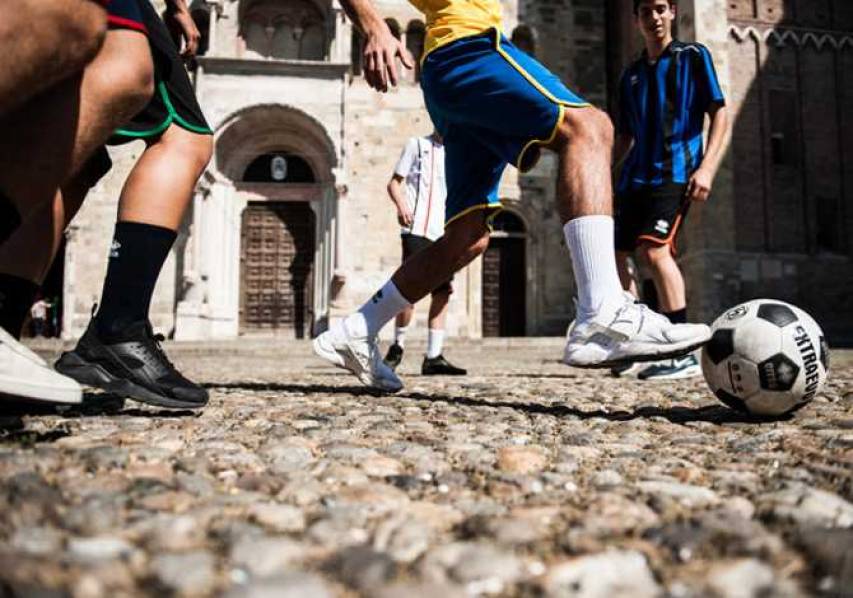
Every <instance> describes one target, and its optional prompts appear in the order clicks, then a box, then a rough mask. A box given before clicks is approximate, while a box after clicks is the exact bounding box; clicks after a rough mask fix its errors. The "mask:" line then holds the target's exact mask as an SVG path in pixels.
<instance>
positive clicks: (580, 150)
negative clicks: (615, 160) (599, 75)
mask: <svg viewBox="0 0 853 598" xmlns="http://www.w3.org/2000/svg"><path fill="white" fill-rule="evenodd" d="M612 146H613V126H612V125H611V124H610V119H609V118H608V117H607V115H606V114H604V113H603V112H602V111H601V110H598V109H597V108H572V109H568V110H567V111H566V113H565V116H564V118H563V122H562V124H561V125H560V127H559V129H558V131H557V137H556V139H555V140H554V142H553V143H552V144H551V145H550V146H549V147H550V148H551V149H553V150H554V151H556V152H557V154H558V155H559V159H560V172H559V176H558V179H557V212H558V214H559V215H560V220H561V221H562V223H563V224H565V223H566V222H568V221H569V220H572V219H574V218H579V217H581V216H596V215H603V216H610V215H612V213H613V197H612V196H613V190H612V188H611V182H610V176H611V175H610V168H611V164H610V152H611V147H612Z"/></svg>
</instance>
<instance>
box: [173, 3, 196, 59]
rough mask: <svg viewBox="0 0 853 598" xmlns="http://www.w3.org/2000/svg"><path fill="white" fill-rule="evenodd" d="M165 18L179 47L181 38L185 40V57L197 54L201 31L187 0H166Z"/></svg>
mask: <svg viewBox="0 0 853 598" xmlns="http://www.w3.org/2000/svg"><path fill="white" fill-rule="evenodd" d="M164 19H165V21H166V26H167V27H168V28H169V31H170V32H171V34H172V39H174V40H175V45H177V46H178V48H179V49H180V45H181V40H182V39H183V40H184V51H183V52H182V53H181V55H182V56H183V57H184V58H190V57H192V56H195V53H196V52H197V51H198V43H199V41H200V40H201V32H200V31H199V30H198V27H196V24H195V21H194V20H193V17H192V15H191V14H190V9H189V8H188V7H187V3H186V0H166V14H165V15H164Z"/></svg>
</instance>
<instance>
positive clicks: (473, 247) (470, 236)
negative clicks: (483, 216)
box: [444, 221, 489, 264]
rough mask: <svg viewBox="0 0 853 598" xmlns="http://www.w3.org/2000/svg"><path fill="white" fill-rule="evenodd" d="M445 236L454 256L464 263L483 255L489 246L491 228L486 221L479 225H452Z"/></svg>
mask: <svg viewBox="0 0 853 598" xmlns="http://www.w3.org/2000/svg"><path fill="white" fill-rule="evenodd" d="M469 222H470V221H469ZM444 236H445V238H446V241H447V242H448V243H449V245H450V248H451V252H452V254H453V257H455V258H458V259H457V261H459V262H461V263H463V264H467V263H468V262H470V261H471V260H473V259H475V258H477V257H479V256H481V255H482V254H483V253H485V251H486V249H488V247H489V228H488V226H486V223H485V221H483V222H482V223H477V225H473V224H470V225H468V226H457V227H451V228H449V229H448V230H447V231H446V232H445V235H444Z"/></svg>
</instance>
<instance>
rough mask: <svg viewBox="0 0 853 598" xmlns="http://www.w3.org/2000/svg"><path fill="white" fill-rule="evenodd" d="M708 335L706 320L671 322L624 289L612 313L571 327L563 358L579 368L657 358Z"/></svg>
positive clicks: (677, 352)
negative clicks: (620, 299) (699, 322)
mask: <svg viewBox="0 0 853 598" xmlns="http://www.w3.org/2000/svg"><path fill="white" fill-rule="evenodd" d="M710 338H711V329H710V328H709V327H708V326H706V325H705V324H673V323H672V322H670V321H669V319H668V318H667V317H666V316H662V315H661V314H659V313H656V312H654V311H652V310H651V309H649V308H648V307H646V306H645V305H643V304H642V303H637V301H636V299H635V298H634V296H633V295H631V294H630V293H625V294H624V295H623V303H622V305H621V306H619V308H618V309H617V310H616V312H615V314H614V315H613V316H611V317H606V318H601V317H593V318H590V319H588V320H586V321H584V322H578V323H576V324H575V325H574V326H573V327H572V329H571V331H570V332H569V339H568V342H567V343H566V351H565V354H564V357H563V361H564V363H566V365H570V366H574V367H581V368H612V367H614V366H618V365H621V364H623V363H630V362H634V361H659V360H662V359H669V358H672V357H679V356H681V355H684V354H686V353H689V352H691V351H693V350H694V349H696V348H697V347H700V346H701V345H703V344H705V343H706V342H708V340H709V339H710Z"/></svg>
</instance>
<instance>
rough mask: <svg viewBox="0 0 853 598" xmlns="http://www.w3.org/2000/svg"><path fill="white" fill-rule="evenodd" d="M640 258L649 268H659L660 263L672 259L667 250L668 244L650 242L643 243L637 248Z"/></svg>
mask: <svg viewBox="0 0 853 598" xmlns="http://www.w3.org/2000/svg"><path fill="white" fill-rule="evenodd" d="M638 253H639V255H640V258H641V259H642V260H643V263H645V264H647V265H648V266H650V267H651V268H659V267H660V266H661V264H663V263H664V262H666V261H667V260H670V259H672V255H671V254H670V251H669V245H652V244H651V243H643V244H642V245H640V247H639V249H638Z"/></svg>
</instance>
